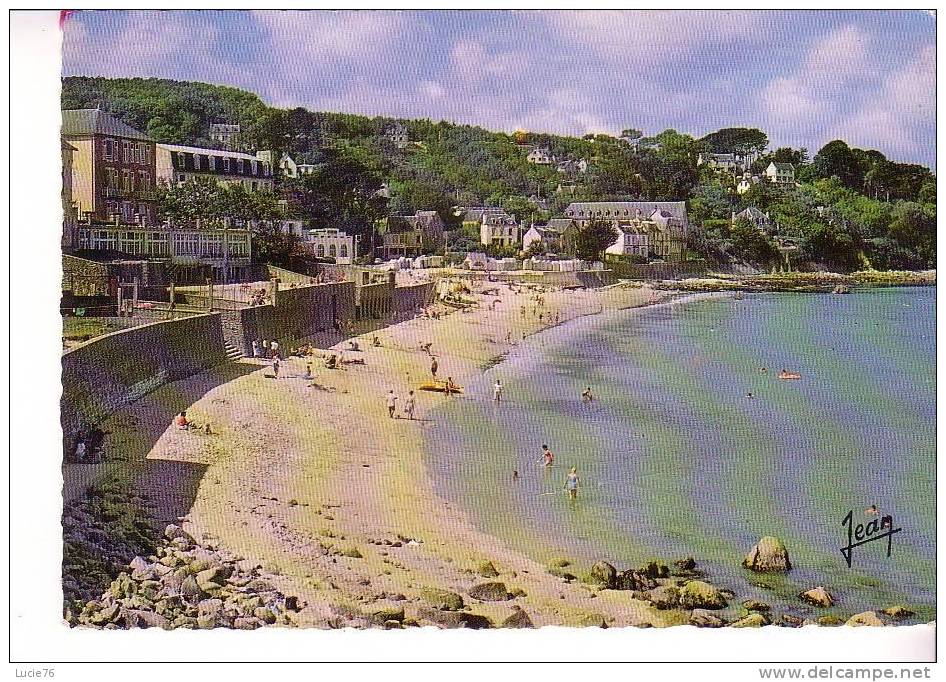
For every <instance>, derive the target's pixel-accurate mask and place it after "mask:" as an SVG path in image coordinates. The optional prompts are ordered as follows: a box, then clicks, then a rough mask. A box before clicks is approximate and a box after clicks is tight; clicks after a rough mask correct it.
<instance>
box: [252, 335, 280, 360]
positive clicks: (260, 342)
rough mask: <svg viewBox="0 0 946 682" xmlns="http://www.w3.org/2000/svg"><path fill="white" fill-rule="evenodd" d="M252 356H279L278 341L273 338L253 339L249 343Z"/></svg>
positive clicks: (272, 357)
mask: <svg viewBox="0 0 946 682" xmlns="http://www.w3.org/2000/svg"><path fill="white" fill-rule="evenodd" d="M250 348H251V349H252V351H253V357H254V358H263V359H276V358H281V357H282V356H281V355H280V354H279V341H277V340H276V339H273V340H272V341H270V340H269V339H253V342H252V343H251V344H250Z"/></svg>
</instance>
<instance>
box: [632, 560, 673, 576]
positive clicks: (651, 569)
mask: <svg viewBox="0 0 946 682" xmlns="http://www.w3.org/2000/svg"><path fill="white" fill-rule="evenodd" d="M637 572H638V573H640V574H641V575H645V576H647V577H648V578H666V577H667V576H668V575H670V569H669V568H668V567H667V564H665V563H664V562H662V561H656V560H654V561H648V562H647V563H646V564H644V565H643V566H641V567H640V568H639V569H637Z"/></svg>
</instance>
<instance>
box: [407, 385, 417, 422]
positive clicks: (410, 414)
mask: <svg viewBox="0 0 946 682" xmlns="http://www.w3.org/2000/svg"><path fill="white" fill-rule="evenodd" d="M415 406H416V403H415V401H414V391H408V392H407V400H406V401H405V403H404V414H406V415H407V418H408V419H414V407H415Z"/></svg>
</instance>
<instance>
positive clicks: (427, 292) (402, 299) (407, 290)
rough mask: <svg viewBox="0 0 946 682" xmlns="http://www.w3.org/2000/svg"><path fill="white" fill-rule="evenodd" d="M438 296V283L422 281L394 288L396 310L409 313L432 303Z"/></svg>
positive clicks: (396, 311)
mask: <svg viewBox="0 0 946 682" xmlns="http://www.w3.org/2000/svg"><path fill="white" fill-rule="evenodd" d="M436 298H437V283H436V282H422V283H420V284H410V285H407V286H401V287H395V289H394V312H395V313H409V312H413V311H415V310H417V309H418V308H424V307H426V306H429V305H432V304H433V303H434V302H435V300H436Z"/></svg>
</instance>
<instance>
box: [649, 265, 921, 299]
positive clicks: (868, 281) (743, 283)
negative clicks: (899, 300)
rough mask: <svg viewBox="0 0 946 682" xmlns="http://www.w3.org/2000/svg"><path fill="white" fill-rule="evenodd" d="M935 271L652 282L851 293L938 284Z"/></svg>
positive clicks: (693, 288)
mask: <svg viewBox="0 0 946 682" xmlns="http://www.w3.org/2000/svg"><path fill="white" fill-rule="evenodd" d="M935 285H936V271H935V270H928V271H924V272H911V271H889V272H884V271H874V270H865V271H861V272H852V273H849V274H838V273H833V272H792V273H779V274H771V275H745V276H739V275H717V276H713V277H700V278H691V279H682V280H663V281H656V282H652V283H651V286H652V287H653V288H654V289H672V290H677V291H684V292H712V291H731V292H766V291H771V292H800V293H806V292H807V293H839V294H840V293H848V292H849V291H850V290H851V289H852V288H857V287H917V286H935Z"/></svg>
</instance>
